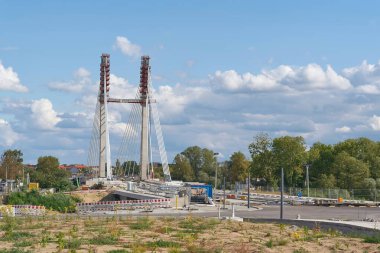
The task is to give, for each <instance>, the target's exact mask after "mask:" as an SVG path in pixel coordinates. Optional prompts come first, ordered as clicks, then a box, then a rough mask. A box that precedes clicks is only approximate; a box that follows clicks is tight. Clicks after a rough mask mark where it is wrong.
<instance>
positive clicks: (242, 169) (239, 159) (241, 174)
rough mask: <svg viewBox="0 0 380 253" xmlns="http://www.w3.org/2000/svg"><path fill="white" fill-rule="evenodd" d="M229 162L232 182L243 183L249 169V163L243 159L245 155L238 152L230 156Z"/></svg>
mask: <svg viewBox="0 0 380 253" xmlns="http://www.w3.org/2000/svg"><path fill="white" fill-rule="evenodd" d="M230 160H231V163H230V166H231V167H230V171H231V180H232V182H233V183H235V182H245V180H246V178H248V168H249V162H248V161H247V159H246V158H245V155H244V154H243V153H242V152H240V151H239V152H235V153H233V154H232V155H231V158H230Z"/></svg>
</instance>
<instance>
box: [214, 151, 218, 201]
mask: <svg viewBox="0 0 380 253" xmlns="http://www.w3.org/2000/svg"><path fill="white" fill-rule="evenodd" d="M218 155H219V153H214V158H215V159H216V166H215V185H214V201H215V199H216V185H217V183H218V166H219V165H218Z"/></svg>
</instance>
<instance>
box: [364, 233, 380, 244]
mask: <svg viewBox="0 0 380 253" xmlns="http://www.w3.org/2000/svg"><path fill="white" fill-rule="evenodd" d="M364 242H366V243H380V235H374V236H366V237H364Z"/></svg>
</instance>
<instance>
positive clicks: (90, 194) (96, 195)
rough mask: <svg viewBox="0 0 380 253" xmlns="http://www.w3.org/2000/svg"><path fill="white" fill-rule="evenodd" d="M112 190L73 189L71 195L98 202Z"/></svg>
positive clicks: (83, 200) (86, 200) (85, 200)
mask: <svg viewBox="0 0 380 253" xmlns="http://www.w3.org/2000/svg"><path fill="white" fill-rule="evenodd" d="M110 192H111V190H86V191H73V192H70V195H72V196H75V197H78V198H80V199H81V200H82V202H86V203H90V202H98V201H100V200H101V199H103V198H104V197H105V196H107V195H108V194H110Z"/></svg>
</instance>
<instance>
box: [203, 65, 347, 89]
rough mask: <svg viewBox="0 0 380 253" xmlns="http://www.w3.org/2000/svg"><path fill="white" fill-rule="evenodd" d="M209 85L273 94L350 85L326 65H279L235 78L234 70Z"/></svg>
mask: <svg viewBox="0 0 380 253" xmlns="http://www.w3.org/2000/svg"><path fill="white" fill-rule="evenodd" d="M209 79H210V83H211V84H212V85H213V86H214V87H216V89H224V90H227V91H246V90H252V91H273V90H288V91H290V90H298V91H304V90H329V89H336V90H348V89H350V88H351V84H350V81H349V80H348V79H346V78H344V77H343V76H340V75H338V74H337V73H336V72H335V71H334V69H333V68H332V67H331V66H330V65H328V66H327V68H326V70H323V69H322V67H321V66H319V65H317V64H309V65H307V66H305V67H292V66H287V65H281V66H279V67H277V68H275V69H272V70H263V71H262V72H261V73H260V74H257V75H255V74H252V73H249V72H247V73H245V74H239V73H237V72H236V71H235V70H227V71H224V72H222V71H220V70H218V71H216V72H215V74H214V75H210V76H209Z"/></svg>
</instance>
